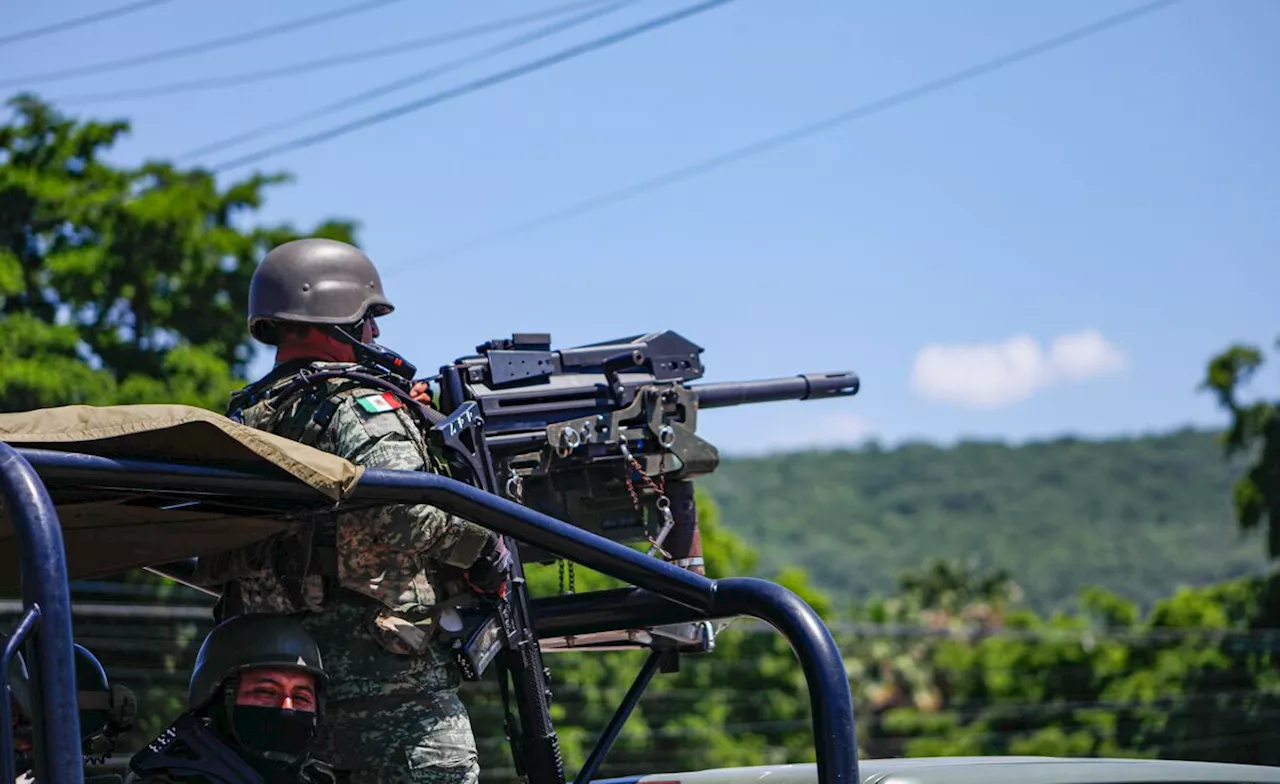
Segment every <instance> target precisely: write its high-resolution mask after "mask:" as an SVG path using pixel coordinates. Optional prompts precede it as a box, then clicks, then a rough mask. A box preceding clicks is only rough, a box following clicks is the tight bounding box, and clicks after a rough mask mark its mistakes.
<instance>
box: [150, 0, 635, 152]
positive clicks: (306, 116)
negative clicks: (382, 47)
mask: <svg viewBox="0 0 1280 784" xmlns="http://www.w3.org/2000/svg"><path fill="white" fill-rule="evenodd" d="M635 2H639V0H620V1H619V2H615V3H613V4H611V5H609V6H606V7H605V8H603V9H599V10H593V11H588V12H587V13H585V14H580V15H578V16H575V17H571V18H570V19H568V20H565V21H560V22H556V23H554V24H550V25H547V26H546V27H541V28H539V29H537V30H534V31H533V32H531V33H525V34H523V35H519V36H516V37H515V38H510V39H507V40H506V41H503V42H501V43H498V44H495V45H493V46H491V47H489V48H487V49H482V50H480V51H479V52H476V53H474V54H469V55H466V56H465V57H460V58H458V59H455V60H452V61H449V62H446V63H444V64H442V65H437V66H433V67H431V68H428V69H426V70H425V71H418V72H417V73H414V74H410V75H409V76H405V77H402V78H400V79H396V80H393V81H391V82H387V83H385V84H382V85H380V86H378V87H374V88H372V89H369V90H364V91H362V92H359V93H356V94H355V95H349V96H347V97H346V98H343V99H341V100H338V101H335V102H333V103H330V104H326V105H324V106H321V107H319V108H318V109H312V110H310V111H306V112H303V113H302V114H296V115H294V116H292V117H286V118H285V119H283V120H276V121H275V122H270V123H267V124H266V125H260V126H258V127H257V128H251V129H249V130H247V131H241V132H240V133H237V134H234V135H232V136H227V137H224V138H222V139H219V140H217V141H215V142H210V143H208V144H206V145H204V146H201V147H197V148H196V149H194V150H190V151H188V152H184V153H182V154H181V155H178V156H176V157H175V158H174V160H175V161H178V162H181V161H186V160H190V159H192V158H198V157H200V156H203V155H208V154H209V153H211V152H217V151H219V150H225V149H226V148H228V147H235V146H236V145H238V144H243V143H244V142H248V141H253V140H254V139H260V138H262V137H263V136H269V135H271V134H272V133H274V132H276V131H282V130H286V129H288V128H292V127H294V126H296V125H298V124H300V123H303V122H306V121H308V120H314V119H317V118H319V117H324V116H326V115H329V114H333V113H334V112H338V111H342V110H343V109H349V108H351V107H353V106H359V105H360V104H363V103H368V102H369V101H372V100H373V99H375V98H379V97H381V96H383V95H387V94H389V93H393V92H396V91H397V90H403V89H404V88H406V87H411V86H413V85H415V84H418V83H419V82H424V81H426V80H428V79H432V78H434V77H437V76H441V75H443V74H446V73H449V72H450V71H455V70H457V69H459V68H462V67H463V66H466V65H470V64H472V63H476V62H480V61H481V60H486V59H488V58H490V57H494V56H496V55H499V54H503V53H505V52H509V51H511V50H513V49H517V48H519V47H521V46H525V45H527V44H531V43H533V42H535V41H539V40H541V39H543V38H548V37H550V36H552V35H554V34H556V33H558V32H561V31H562V30H567V29H569V28H570V27H574V26H576V25H580V24H585V23H587V22H589V21H591V20H592V19H596V18H598V17H601V16H604V15H605V14H610V13H613V12H614V11H616V10H618V9H620V8H622V7H623V6H627V5H631V4H632V3H635Z"/></svg>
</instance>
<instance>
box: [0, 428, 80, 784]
mask: <svg viewBox="0 0 1280 784" xmlns="http://www.w3.org/2000/svg"><path fill="white" fill-rule="evenodd" d="M0 502H2V503H3V504H4V508H5V511H6V512H8V515H9V521H10V522H11V523H12V524H13V532H14V535H15V536H16V538H17V542H18V552H19V553H21V574H22V603H23V605H24V606H25V607H26V608H28V609H30V608H31V607H32V606H36V607H39V608H40V626H39V629H38V630H37V631H36V633H35V635H34V636H33V637H32V638H31V639H29V640H28V641H27V644H26V652H27V656H26V659H27V669H28V671H29V672H30V674H31V702H32V709H33V712H34V713H35V717H34V718H35V722H34V724H35V726H34V735H33V738H34V743H35V777H36V780H37V781H56V782H58V784H62V782H66V783H67V784H84V758H83V757H82V756H81V750H80V745H81V744H80V710H79V701H78V700H77V698H76V670H75V648H73V647H72V633H71V588H70V586H69V585H68V582H67V559H66V553H65V551H64V550H63V547H62V526H61V524H60V523H59V521H58V513H57V511H56V510H55V508H54V505H53V500H52V499H50V498H49V493H48V491H46V490H45V487H44V485H43V484H42V483H41V481H40V477H39V476H38V475H37V474H36V472H35V470H34V469H33V468H32V467H31V464H30V463H28V462H27V461H26V460H25V459H24V458H23V457H22V455H20V454H18V452H17V450H15V449H14V448H13V447H11V446H9V445H8V444H6V443H3V442H0ZM5 676H6V677H7V676H8V673H5ZM3 731H4V732H8V731H9V728H8V727H5V728H4V729H3Z"/></svg>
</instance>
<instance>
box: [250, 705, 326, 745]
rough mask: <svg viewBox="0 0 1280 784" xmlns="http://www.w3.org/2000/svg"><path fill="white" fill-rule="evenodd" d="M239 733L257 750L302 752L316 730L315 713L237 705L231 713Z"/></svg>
mask: <svg viewBox="0 0 1280 784" xmlns="http://www.w3.org/2000/svg"><path fill="white" fill-rule="evenodd" d="M231 723H232V725H233V726H234V727H235V731H236V737H238V738H239V739H240V742H241V743H243V744H244V745H245V746H246V747H248V748H250V749H252V750H254V751H257V752H269V751H275V752H280V753H283V754H288V755H299V754H302V753H304V752H305V751H306V750H307V744H308V743H309V742H310V740H311V736H312V735H314V734H315V731H316V714H314V713H307V712H305V711H295V710H281V709H279V708H264V707H261V706H258V705H237V706H235V708H234V712H233V713H232V720H231Z"/></svg>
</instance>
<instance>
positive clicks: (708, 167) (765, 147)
mask: <svg viewBox="0 0 1280 784" xmlns="http://www.w3.org/2000/svg"><path fill="white" fill-rule="evenodd" d="M1182 1H1183V0H1156V2H1151V3H1146V4H1144V5H1141V6H1138V7H1136V8H1133V9H1130V10H1128V11H1124V12H1121V13H1119V14H1115V15H1113V16H1109V17H1106V18H1104V19H1101V20H1099V21H1097V22H1093V23H1091V24H1088V25H1084V26H1083V27H1078V28H1076V29H1074V30H1072V31H1070V32H1067V33H1063V34H1061V35H1057V36H1054V37H1052V38H1049V39H1046V40H1044V41H1041V42H1039V43H1037V44H1033V45H1031V46H1027V47H1024V48H1022V49H1018V50H1016V51H1013V52H1010V53H1008V54H1004V55H1001V56H1000V57H996V58H994V59H991V60H987V61H986V62H983V63H980V64H978V65H973V66H970V67H968V68H964V69H962V70H959V71H956V72H954V73H951V74H949V75H947V76H943V77H940V78H938V79H933V80H931V81H928V82H925V83H923V84H920V85H917V86H916V87H912V88H910V89H908V90H903V91H902V92H898V93H894V94H893V95H890V96H887V97H885V98H881V99H879V100H876V101H872V102H870V103H865V104H862V105H860V106H857V107H854V108H852V109H848V110H846V111H843V112H840V113H839V114H835V115H832V116H830V117H827V118H824V119H821V120H817V121H815V122H811V123H808V124H806V125H802V126H800V127H798V128H793V129H792V130H789V131H785V132H783V133H780V134H777V135H775V136H770V137H768V138H766V139H761V140H760V141H757V142H753V143H751V144H747V145H744V146H742V147H738V148H737V149H734V150H731V151H729V152H725V153H721V154H719V155H715V156H712V157H710V158H706V159H704V160H702V161H699V162H697V163H693V164H690V165H688V166H685V167H682V168H679V169H675V170H672V171H669V172H667V173H665V174H662V175H659V176H657V177H653V178H650V179H647V180H642V181H640V182H637V183H634V184H632V185H628V186H626V187H624V188H619V189H617V190H614V191H610V192H608V193H604V194H601V195H599V196H594V197H592V198H589V199H584V200H583V201H580V202H578V203H577V204H574V205H572V206H570V207H566V208H564V209H561V210H558V211H556V212H551V213H547V214H545V215H543V216H541V217H538V218H534V219H532V220H529V221H526V222H524V223H519V224H515V225H513V226H510V227H508V228H506V229H501V230H499V231H496V232H493V233H490V234H485V235H481V236H479V237H477V238H475V239H472V240H469V241H467V242H464V243H460V244H458V245H454V246H452V247H449V248H445V249H443V250H441V251H438V252H436V253H433V254H431V255H429V256H425V257H422V258H420V259H418V260H417V261H418V262H427V261H438V260H440V259H444V258H448V257H450V256H455V255H458V254H461V253H464V252H466V251H469V250H472V249H474V248H477V247H480V246H482V245H487V244H489V243H492V242H497V241H500V240H504V239H510V238H511V237H515V236H518V235H520V234H525V233H528V232H531V231H534V230H536V229H540V228H543V227H545V226H550V225H552V224H554V223H558V222H560V221H564V220H568V219H569V218H573V217H576V216H578V215H582V214H584V213H587V212H591V211H594V210H598V209H600V208H602V207H605V206H608V205H610V204H616V203H618V202H620V201H624V200H626V199H633V198H635V197H637V196H641V195H644V194H646V193H650V192H652V191H655V190H658V189H659V188H664V187H667V186H670V185H675V184H676V183H680V182H684V181H686V180H690V179H693V178H694V177H697V176H699V175H702V174H706V173H708V172H710V171H713V170H715V169H720V168H723V167H725V166H728V165H730V164H733V163H738V162H740V161H743V160H746V159H748V158H752V157H754V156H757V155H760V154H762V153H765V152H768V151H770V150H774V149H777V148H779V147H782V146H785V145H788V144H792V143H794V142H797V141H800V140H801V139H805V138H807V137H810V136H815V135H817V134H819V133H823V132H825V131H829V130H831V129H833V128H837V127H839V126H841V125H845V124H847V123H851V122H854V121H856V120H861V119H864V118H866V117H870V116H872V115H874V114H879V113H880V112H884V111H888V110H889V109H893V108H896V107H898V106H902V105H903V104H906V103H910V102H912V101H916V100H919V99H921V98H925V97H927V96H929V95H931V94H933V93H937V92H941V91H942V90H945V89H947V88H950V87H955V86H957V85H960V84H962V83H964V82H968V81H971V80H973V79H977V78H978V77H981V76H985V75H987V74H990V73H993V72H995V71H999V70H1001V69H1003V68H1007V67H1009V66H1011V65H1014V64H1016V63H1019V62H1021V61H1024V60H1028V59H1031V58H1033V57H1036V56H1038V55H1041V54H1045V53H1047V52H1050V51H1052V50H1054V49H1059V48H1061V47H1064V46H1067V45H1068V44H1071V43H1075V42H1077V41H1081V40H1083V39H1085V38H1088V37H1089V36H1092V35H1096V34H1098V33H1101V32H1103V31H1105V30H1108V29H1111V28H1115V27H1119V26H1120V25H1123V24H1126V23H1128V22H1132V21H1135V20H1137V19H1139V18H1141V17H1144V16H1147V15H1149V14H1153V13H1155V12H1157V11H1160V10H1163V9H1165V8H1168V7H1170V6H1173V5H1176V4H1177V3H1180V2H1182ZM410 263H412V262H410ZM406 264H407V263H402V264H399V265H393V266H392V267H390V268H388V269H387V270H385V271H384V272H383V275H384V276H385V275H387V274H388V273H389V272H391V271H392V270H393V269H397V268H402V267H404V266H406Z"/></svg>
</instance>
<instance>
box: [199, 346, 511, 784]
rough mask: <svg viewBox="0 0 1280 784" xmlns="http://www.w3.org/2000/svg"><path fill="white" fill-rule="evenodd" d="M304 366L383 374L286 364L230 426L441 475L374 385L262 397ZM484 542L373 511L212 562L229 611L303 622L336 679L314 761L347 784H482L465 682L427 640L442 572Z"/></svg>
mask: <svg viewBox="0 0 1280 784" xmlns="http://www.w3.org/2000/svg"><path fill="white" fill-rule="evenodd" d="M300 369H302V370H312V371H323V370H335V369H349V370H355V371H358V372H363V373H369V374H371V375H377V372H376V371H374V370H372V369H370V368H366V367H362V366H359V365H356V364H346V363H332V362H310V363H302V362H298V363H290V364H285V365H281V366H278V367H277V368H276V369H275V370H274V371H272V373H270V374H268V375H267V376H266V377H265V378H263V379H262V380H261V381H259V382H258V383H257V384H254V385H251V386H250V387H247V388H246V389H245V390H242V391H241V392H240V393H237V397H233V399H232V404H231V405H232V409H233V410H236V411H237V413H238V418H240V419H241V420H242V421H243V423H244V424H246V425H249V426H251V427H254V428H258V429H261V430H265V431H268V432H271V433H274V434H276V435H280V436H283V437H286V438H289V439H292V440H295V441H299V442H301V443H304V444H307V445H309V446H313V447H315V448H317V449H320V450H323V451H325V452H329V453H332V454H335V455H338V456H340V457H343V458H345V459H347V460H350V461H351V462H353V463H356V464H359V465H363V466H367V467H372V468H387V469H397V470H407V471H422V470H428V471H439V470H441V468H440V463H439V462H438V460H437V459H436V457H435V456H434V455H432V453H431V451H430V450H429V449H428V447H427V445H426V443H425V441H424V439H423V437H422V435H421V431H420V429H419V428H420V426H419V425H418V424H416V423H415V422H414V420H413V418H412V417H411V416H410V415H409V413H408V411H407V409H406V408H405V407H404V405H403V403H401V402H400V401H398V400H394V399H390V401H389V399H388V397H387V396H385V395H384V394H383V391H382V390H381V389H372V388H370V387H369V386H367V385H365V384H364V383H363V382H359V381H353V380H348V379H341V378H338V379H327V380H324V381H320V382H317V383H316V384H315V385H314V386H313V387H311V388H310V390H309V391H305V392H297V393H294V394H291V395H287V396H284V397H282V398H280V399H278V400H276V401H275V402H268V401H266V400H262V399H261V397H262V396H263V395H266V394H269V393H270V392H271V391H273V390H276V389H279V388H280V386H281V385H283V384H288V383H289V382H290V381H291V380H292V379H293V378H294V377H295V376H296V374H297V372H298V370H300ZM246 397H247V398H248V399H247V400H245V399H244V398H246ZM241 401H243V403H242V402H241ZM239 405H244V407H243V408H238V406H239ZM309 538H310V541H308V539H309ZM488 538H489V532H488V530H487V529H485V528H482V527H480V526H477V525H474V524H472V523H469V522H466V521H464V520H462V519H460V518H457V517H454V516H452V515H448V514H446V513H445V512H443V511H441V510H440V509H437V508H436V507H433V506H428V505H425V504H420V505H414V506H406V505H394V506H393V505H381V506H376V507H372V508H368V509H361V510H356V511H350V512H345V513H343V514H340V515H335V516H334V517H333V519H332V521H331V522H329V523H328V524H326V523H323V522H322V523H319V524H317V525H315V526H313V527H312V532H304V533H303V534H301V535H299V536H297V537H293V538H291V537H289V536H286V537H282V538H278V539H277V540H275V541H270V542H267V543H266V544H265V545H263V546H259V547H256V548H253V549H251V550H247V551H242V552H238V553H234V554H231V555H230V556H229V559H228V558H227V557H224V559H223V561H222V563H221V564H220V567H221V569H222V570H224V574H228V575H232V574H233V575H235V578H234V581H233V582H230V583H228V584H227V585H226V586H225V592H224V599H223V601H224V602H225V604H226V607H227V610H228V611H230V612H234V613H241V612H246V613H262V612H266V613H302V614H301V615H300V616H299V618H300V620H301V622H302V623H303V625H304V626H305V628H306V629H307V631H308V632H309V633H310V634H311V635H312V637H314V638H315V640H316V642H317V643H318V644H319V646H320V649H321V651H322V653H323V655H324V657H325V660H326V670H327V671H328V673H329V674H330V677H331V687H330V693H329V697H328V700H327V707H326V716H325V720H324V722H323V723H322V727H321V730H320V736H319V737H318V739H317V744H316V746H315V751H316V755H317V756H318V757H320V758H321V759H324V760H326V761H328V762H329V763H330V764H332V765H333V767H334V769H335V770H337V771H343V770H349V771H351V773H352V778H351V779H350V780H351V781H352V782H357V783H361V782H368V783H369V784H374V782H376V783H377V784H400V783H401V782H404V783H405V784H410V783H413V784H417V783H419V782H431V783H432V784H455V783H456V784H475V782H476V781H477V779H478V776H479V763H478V761H477V755H476V746H475V739H474V737H473V734H472V731H471V723H470V719H469V717H468V715H467V711H466V708H465V707H464V706H463V703H462V701H461V700H460V699H459V697H458V693H457V690H458V687H459V685H460V684H461V673H460V672H459V671H458V669H457V666H456V665H455V664H454V663H453V660H452V658H451V655H450V653H449V650H448V648H447V647H446V646H445V644H444V643H442V642H438V641H436V640H435V638H434V635H433V634H432V633H431V632H432V629H433V628H434V618H433V617H432V610H433V609H434V608H435V607H436V606H437V605H438V601H437V600H438V599H440V598H444V597H441V596H438V594H437V592H438V591H440V590H441V586H442V585H445V584H446V581H445V580H444V579H443V578H444V577H445V575H444V574H442V572H444V571H445V570H448V569H449V568H450V567H452V568H453V569H454V570H455V573H456V571H457V570H461V569H464V568H466V567H469V566H471V565H472V563H473V562H474V561H475V559H476V556H477V555H478V554H479V552H480V551H481V549H482V547H483V546H484V545H485V543H486V541H487V540H488ZM282 556H283V557H282ZM282 562H283V563H289V562H292V563H293V564H294V565H295V568H292V569H290V568H289V567H285V568H283V569H282V568H281V564H282Z"/></svg>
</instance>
